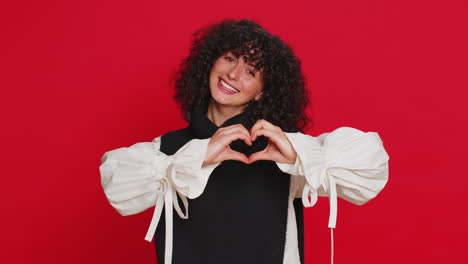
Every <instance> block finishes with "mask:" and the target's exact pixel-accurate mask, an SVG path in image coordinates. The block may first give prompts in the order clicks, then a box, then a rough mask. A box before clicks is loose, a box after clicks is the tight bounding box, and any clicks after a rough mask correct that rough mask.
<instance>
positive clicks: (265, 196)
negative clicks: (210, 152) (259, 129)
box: [155, 104, 303, 264]
mask: <svg viewBox="0 0 468 264" xmlns="http://www.w3.org/2000/svg"><path fill="white" fill-rule="evenodd" d="M206 111H207V104H204V106H203V107H201V108H199V109H198V110H195V111H193V112H192V113H191V115H190V122H189V126H188V127H186V128H184V129H180V130H176V131H171V132H168V133H166V134H164V135H162V136H161V148H160V151H161V152H163V153H165V154H167V155H173V154H174V153H176V152H177V150H179V148H181V147H182V146H183V145H185V144H186V143H187V142H188V141H190V140H191V139H195V138H197V139H206V138H209V137H211V136H212V135H213V134H214V133H215V132H216V130H217V129H218V127H217V126H216V125H215V124H213V123H212V122H211V121H210V120H209V119H208V118H207V116H206ZM234 124H242V125H243V126H244V127H245V128H247V130H249V129H250V128H251V127H252V126H253V124H252V122H250V121H249V118H248V113H246V112H244V113H241V114H238V115H236V116H234V117H232V118H230V119H228V120H227V121H226V122H224V123H223V124H222V125H221V127H226V126H230V125H234ZM267 143H268V142H267V138H265V137H263V136H261V137H259V138H257V139H256V140H255V141H254V142H253V145H252V146H248V145H246V144H245V143H244V142H243V141H242V140H236V141H234V142H232V143H231V145H230V147H231V148H232V149H233V150H236V151H239V152H241V153H243V154H245V155H246V156H249V155H251V154H252V153H254V152H257V151H260V150H262V149H264V148H265V147H266V146H267ZM289 184H290V175H289V174H286V173H284V172H282V171H281V170H280V169H279V168H278V166H276V163H275V162H274V161H266V160H260V161H256V162H254V163H252V164H245V163H242V162H240V161H234V160H226V161H223V162H222V163H221V164H220V165H218V166H217V167H216V169H214V170H213V172H212V173H211V175H210V178H209V180H208V183H207V185H206V188H205V190H204V192H203V193H202V194H201V195H200V196H199V197H198V198H196V199H192V200H189V218H188V219H185V220H184V219H181V218H180V217H179V216H178V215H177V214H176V213H174V220H173V222H174V228H173V238H174V241H173V251H172V255H173V257H172V263H173V264H229V263H235V264H239V263H243V264H250V263H252V264H254V263H255V264H259V263H268V264H282V263H283V255H284V248H285V241H286V224H287V215H288V197H289ZM296 200H297V199H296ZM295 207H296V214H297V221H298V223H297V224H298V231H299V232H298V237H299V238H300V239H299V247H300V255H301V259H303V258H302V256H303V250H302V248H303V246H302V245H303V243H302V230H303V228H302V204H301V203H296V202H295ZM165 209H166V208H165ZM165 209H164V210H165ZM298 209H299V211H298ZM162 215H164V212H163V213H162ZM155 236H156V237H155V244H156V253H157V257H158V263H161V264H162V263H164V244H165V220H164V218H161V219H160V222H159V225H158V227H157V230H156V233H155ZM302 262H303V261H302Z"/></svg>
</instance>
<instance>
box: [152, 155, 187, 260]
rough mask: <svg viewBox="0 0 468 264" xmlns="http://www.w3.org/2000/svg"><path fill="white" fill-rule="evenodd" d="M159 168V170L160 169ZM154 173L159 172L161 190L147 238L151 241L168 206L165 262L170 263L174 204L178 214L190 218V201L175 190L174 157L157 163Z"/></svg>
mask: <svg viewBox="0 0 468 264" xmlns="http://www.w3.org/2000/svg"><path fill="white" fill-rule="evenodd" d="M158 170H159V171H158ZM153 173H158V176H160V177H156V178H157V179H158V180H159V184H160V186H159V190H158V193H157V195H156V204H155V208H154V213H153V218H152V219H151V224H150V226H149V228H148V232H147V233H146V236H145V240H146V241H148V242H151V240H152V238H153V236H154V233H155V231H156V227H157V226H158V223H159V219H160V218H161V214H162V209H163V206H165V207H166V211H165V217H166V244H165V253H164V263H165V264H170V263H171V262H172V240H173V237H172V227H173V223H172V221H173V214H172V206H174V209H175V210H176V212H177V214H178V215H179V216H180V217H181V218H182V219H187V218H188V201H187V197H186V196H185V195H183V194H181V193H179V192H177V190H175V188H174V184H173V182H172V179H173V176H174V175H175V173H176V171H175V168H174V165H173V164H172V157H171V156H166V157H165V158H164V159H163V160H162V161H160V162H159V163H155V167H154V170H153ZM177 194H179V197H180V198H181V200H182V202H183V204H184V207H185V214H184V213H183V212H182V210H181V208H180V205H179V201H178V200H177Z"/></svg>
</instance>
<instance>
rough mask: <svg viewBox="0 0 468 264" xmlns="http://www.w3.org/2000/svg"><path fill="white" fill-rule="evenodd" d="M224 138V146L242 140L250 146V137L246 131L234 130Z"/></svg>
mask: <svg viewBox="0 0 468 264" xmlns="http://www.w3.org/2000/svg"><path fill="white" fill-rule="evenodd" d="M244 129H245V128H244ZM224 138H225V139H226V140H227V141H225V145H228V144H231V142H232V141H234V140H236V139H242V140H244V142H245V144H247V145H249V146H252V140H250V135H249V134H248V132H247V129H245V130H242V129H234V130H233V131H231V132H230V133H226V134H225V137H224Z"/></svg>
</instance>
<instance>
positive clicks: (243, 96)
mask: <svg viewBox="0 0 468 264" xmlns="http://www.w3.org/2000/svg"><path fill="white" fill-rule="evenodd" d="M262 91H263V72H262V70H260V71H257V70H256V69H255V67H253V66H251V65H249V64H247V63H246V62H245V59H244V56H240V57H239V58H236V57H235V56H234V55H233V54H232V53H231V52H227V53H225V54H223V55H222V56H221V57H219V58H218V59H217V60H216V61H215V63H214V64H213V67H212V68H211V72H210V92H211V97H212V99H213V100H212V101H213V103H215V104H218V106H225V107H231V108H234V109H236V108H238V109H237V110H238V111H239V112H242V111H243V110H244V109H245V108H246V107H247V105H248V103H249V102H250V101H251V100H252V99H253V100H258V99H260V97H261V95H262Z"/></svg>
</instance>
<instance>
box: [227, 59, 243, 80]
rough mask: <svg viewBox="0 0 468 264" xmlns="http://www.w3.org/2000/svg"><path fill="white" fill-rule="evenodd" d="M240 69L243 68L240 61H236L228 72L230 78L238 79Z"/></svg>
mask: <svg viewBox="0 0 468 264" xmlns="http://www.w3.org/2000/svg"><path fill="white" fill-rule="evenodd" d="M240 70H241V67H240V65H239V64H238V63H236V64H235V65H232V66H231V68H230V69H229V70H228V72H227V75H228V77H229V79H231V80H237V78H238V77H239V74H240V72H239V71H240Z"/></svg>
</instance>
